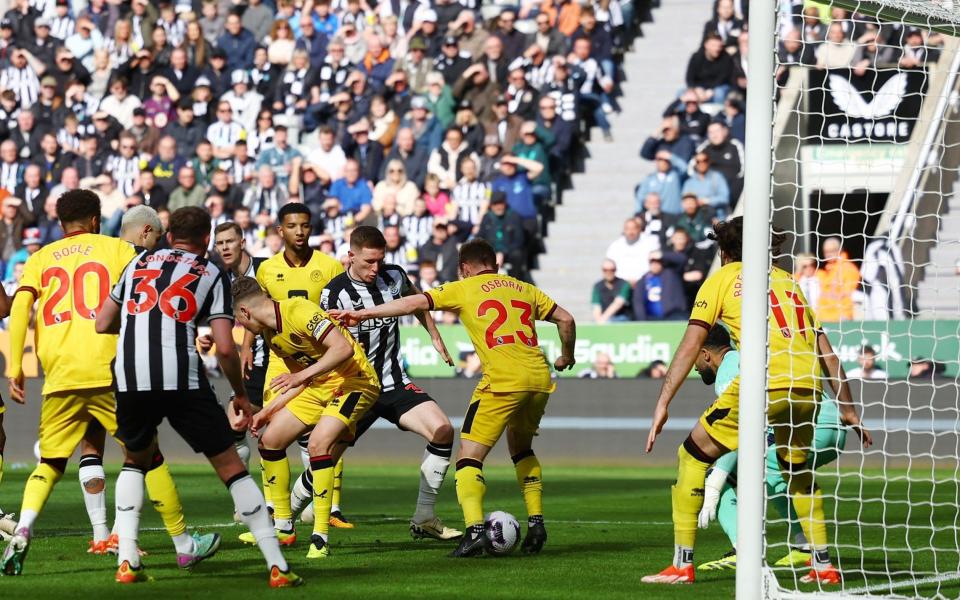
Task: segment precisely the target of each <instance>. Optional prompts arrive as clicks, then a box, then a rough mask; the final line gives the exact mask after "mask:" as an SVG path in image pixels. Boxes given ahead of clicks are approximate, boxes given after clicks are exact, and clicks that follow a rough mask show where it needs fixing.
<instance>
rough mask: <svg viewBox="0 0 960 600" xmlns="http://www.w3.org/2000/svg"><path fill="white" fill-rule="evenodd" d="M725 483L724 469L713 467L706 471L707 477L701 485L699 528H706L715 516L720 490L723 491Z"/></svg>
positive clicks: (725, 474) (725, 473)
mask: <svg viewBox="0 0 960 600" xmlns="http://www.w3.org/2000/svg"><path fill="white" fill-rule="evenodd" d="M726 483H727V472H726V471H723V470H722V469H717V468H716V467H714V468H712V469H710V471H709V472H708V473H707V479H706V481H705V482H704V486H703V508H701V509H700V516H699V518H698V519H697V524H698V525H699V526H700V529H706V528H707V527H709V526H710V522H711V521H713V520H715V519H716V518H717V505H718V504H720V492H721V491H723V486H724V484H726Z"/></svg>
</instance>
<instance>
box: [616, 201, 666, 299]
mask: <svg viewBox="0 0 960 600" xmlns="http://www.w3.org/2000/svg"><path fill="white" fill-rule="evenodd" d="M644 226H645V223H644V222H643V219H641V218H639V217H631V218H629V219H627V220H626V221H624V223H623V235H622V236H620V237H619V238H617V239H616V240H614V242H613V243H612V244H610V246H609V247H608V248H607V254H606V257H607V258H608V259H610V260H612V261H613V263H614V264H615V265H617V277H619V278H620V279H624V280H626V281H627V283H629V284H630V287H634V286H635V285H636V284H637V282H638V281H639V280H640V278H642V277H643V276H644V275H645V274H646V273H647V271H648V270H649V269H650V255H651V253H653V252H655V251H657V250H659V249H660V240H659V239H657V236H656V235H653V234H650V233H646V232H645V231H644Z"/></svg>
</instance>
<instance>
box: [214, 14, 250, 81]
mask: <svg viewBox="0 0 960 600" xmlns="http://www.w3.org/2000/svg"><path fill="white" fill-rule="evenodd" d="M224 28H225V29H226V31H225V32H224V34H223V35H221V36H220V37H219V38H218V39H217V47H219V48H222V49H223V51H224V52H226V53H227V66H228V67H229V68H230V69H231V70H232V69H249V68H250V67H252V66H253V49H254V47H256V45H257V41H256V39H254V37H253V34H252V33H250V30H248V29H245V28H244V27H243V23H242V21H241V19H240V17H239V16H238V15H236V14H230V15H228V16H227V19H226V21H225V22H224Z"/></svg>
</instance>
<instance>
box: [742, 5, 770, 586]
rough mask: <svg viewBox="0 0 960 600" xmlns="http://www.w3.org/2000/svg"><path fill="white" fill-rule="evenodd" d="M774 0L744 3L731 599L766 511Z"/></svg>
mask: <svg viewBox="0 0 960 600" xmlns="http://www.w3.org/2000/svg"><path fill="white" fill-rule="evenodd" d="M776 23H777V2H776V0H751V2H750V51H749V54H748V55H747V59H748V61H749V62H748V64H749V65H750V71H749V75H748V77H747V110H746V113H747V124H746V173H745V177H744V189H743V192H744V193H743V204H744V206H743V288H742V289H743V299H742V302H743V304H742V315H743V323H742V331H741V338H740V353H741V354H740V431H739V445H740V447H739V453H738V456H739V460H738V461H737V600H760V598H763V597H764V595H765V594H764V591H763V587H764V585H763V582H764V578H763V528H764V518H765V515H766V510H765V509H766V506H765V504H766V499H765V490H764V487H763V486H764V481H763V475H764V456H765V454H766V444H765V440H766V401H767V398H766V379H767V378H766V364H767V307H768V304H769V301H768V300H767V290H768V269H769V257H770V251H769V246H770V219H771V214H770V195H771V185H770V178H771V176H772V172H771V154H772V150H771V146H772V143H773V142H772V132H773V100H774V96H773V91H774V90H773V81H774V52H775V50H776V45H775V34H776Z"/></svg>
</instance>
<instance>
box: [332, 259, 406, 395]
mask: <svg viewBox="0 0 960 600" xmlns="http://www.w3.org/2000/svg"><path fill="white" fill-rule="evenodd" d="M411 288H412V285H411V284H410V279H409V278H408V277H407V274H406V272H405V271H404V270H403V269H401V268H400V267H398V266H397V265H384V266H383V267H382V268H381V269H380V272H379V273H378V274H377V279H376V280H375V281H374V282H373V283H369V284H368V283H364V282H362V281H357V280H355V279H352V278H351V277H350V274H349V272H347V273H341V274H340V275H337V276H336V277H334V278H333V279H331V280H330V283H328V284H327V287H325V288H324V289H323V292H322V293H321V296H320V307H321V308H323V309H324V310H332V309H342V310H354V309H356V310H360V309H363V308H372V307H374V306H377V305H380V304H384V303H386V302H390V301H391V300H396V299H397V298H401V297H403V296H404V295H409V294H410V290H411ZM399 323H400V320H399V319H398V318H397V317H387V318H384V319H371V320H369V321H364V322H363V323H360V324H359V325H358V326H355V327H348V328H347V329H349V330H350V333H351V335H353V337H354V339H356V340H357V341H358V342H359V343H360V345H361V346H363V349H364V351H365V352H366V353H367V358H368V359H370V363H371V364H373V368H374V369H376V371H377V375H378V376H379V377H380V387H381V389H382V390H383V391H384V392H389V391H391V390H393V389H394V388H397V387H403V386H405V385H407V384H409V383H410V378H409V377H407V373H406V372H405V371H404V370H403V361H402V359H401V357H400V326H399Z"/></svg>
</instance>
